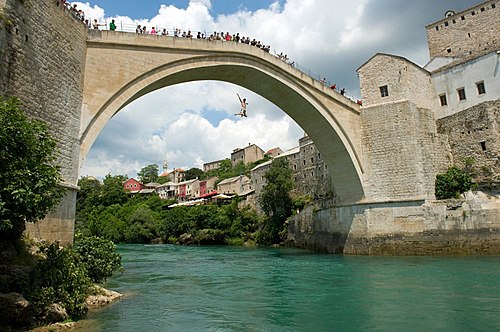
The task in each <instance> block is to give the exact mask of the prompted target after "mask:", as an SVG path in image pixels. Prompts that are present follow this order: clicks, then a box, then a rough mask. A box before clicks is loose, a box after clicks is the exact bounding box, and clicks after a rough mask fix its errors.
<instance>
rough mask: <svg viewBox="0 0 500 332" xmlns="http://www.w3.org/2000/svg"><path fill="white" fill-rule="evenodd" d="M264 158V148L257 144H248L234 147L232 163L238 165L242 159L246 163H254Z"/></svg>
mask: <svg viewBox="0 0 500 332" xmlns="http://www.w3.org/2000/svg"><path fill="white" fill-rule="evenodd" d="M262 158H264V150H262V149H261V148H259V147H258V146H257V145H255V144H250V143H249V144H248V146H246V147H244V148H238V149H234V150H233V152H232V153H231V164H232V166H233V167H234V166H236V164H238V163H239V162H240V161H242V162H244V163H245V164H248V163H253V162H254V161H257V160H260V159H262Z"/></svg>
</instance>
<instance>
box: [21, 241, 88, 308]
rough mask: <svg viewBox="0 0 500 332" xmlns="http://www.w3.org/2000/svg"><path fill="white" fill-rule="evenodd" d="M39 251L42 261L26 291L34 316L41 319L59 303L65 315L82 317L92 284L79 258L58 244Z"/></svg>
mask: <svg viewBox="0 0 500 332" xmlns="http://www.w3.org/2000/svg"><path fill="white" fill-rule="evenodd" d="M39 251H40V252H39V253H40V255H41V256H42V257H43V258H42V259H41V260H40V261H39V262H38V264H36V265H35V267H34V269H33V272H32V273H31V276H30V287H29V289H28V290H27V291H26V295H27V296H26V297H27V300H28V301H29V302H30V305H31V306H32V307H33V309H34V311H35V314H37V315H40V316H43V313H44V311H45V309H46V308H47V307H48V306H49V305H50V304H52V303H60V304H61V305H62V306H63V307H64V308H65V309H66V312H67V313H68V315H70V316H74V317H79V316H82V315H84V314H85V313H86V311H87V308H86V306H85V299H86V298H87V296H88V294H89V292H90V288H91V286H92V282H91V279H90V278H89V277H88V275H87V269H86V268H85V266H84V265H83V264H81V262H80V257H79V255H78V254H76V253H75V251H73V250H72V249H71V248H68V247H62V248H61V247H59V243H57V242H55V243H51V244H47V243H45V244H42V245H41V246H40V249H39Z"/></svg>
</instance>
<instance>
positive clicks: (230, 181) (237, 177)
mask: <svg viewBox="0 0 500 332" xmlns="http://www.w3.org/2000/svg"><path fill="white" fill-rule="evenodd" d="M240 177H241V178H242V179H243V178H246V180H250V179H249V178H248V177H247V176H246V175H238V176H235V177H232V178H229V179H225V180H222V181H221V182H219V184H218V185H221V184H228V183H233V182H236V181H239V180H240Z"/></svg>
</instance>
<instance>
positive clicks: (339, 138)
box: [80, 31, 364, 203]
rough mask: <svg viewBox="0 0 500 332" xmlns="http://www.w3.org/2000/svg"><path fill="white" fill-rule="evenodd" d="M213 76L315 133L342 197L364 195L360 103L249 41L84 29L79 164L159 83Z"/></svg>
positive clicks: (356, 198) (353, 199)
mask: <svg viewBox="0 0 500 332" xmlns="http://www.w3.org/2000/svg"><path fill="white" fill-rule="evenodd" d="M200 80H215V81H223V82H229V83H233V84H236V85H239V86H242V87H244V88H247V89H249V90H251V91H253V92H255V93H257V94H259V95H261V96H262V97H264V98H266V99H267V100H269V101H271V102H272V103H274V104H275V105H277V106H278V107H279V108H281V109H282V110H283V111H284V112H285V113H287V114H288V115H289V116H290V117H291V118H292V119H294V121H295V122H297V123H298V124H299V125H300V126H301V127H302V129H304V130H305V131H306V132H307V133H308V135H309V136H310V137H311V138H312V140H313V141H314V143H315V145H316V146H317V148H318V149H319V151H321V153H322V158H323V159H324V161H325V163H326V164H327V165H328V168H329V170H330V174H331V176H332V180H333V183H334V186H335V190H336V192H337V195H338V196H339V199H340V201H341V202H346V203H347V202H349V203H352V202H357V201H360V200H361V199H362V198H363V197H364V190H363V186H362V183H363V182H362V175H363V167H362V162H361V154H360V153H361V149H360V144H361V142H360V116H359V108H358V106H357V105H356V104H355V103H353V102H352V101H350V100H348V99H347V98H344V97H343V96H340V95H339V94H338V93H335V92H333V91H331V90H329V89H328V88H326V87H325V86H324V85H323V84H321V83H319V82H317V81H316V80H314V79H312V78H311V77H309V76H307V75H305V74H303V73H301V72H300V71H298V70H296V69H294V68H293V67H292V66H290V65H288V64H286V63H284V62H283V61H281V60H279V59H277V58H275V57H274V56H272V55H270V54H267V53H265V52H263V51H262V50H260V49H257V48H255V47H252V46H248V45H244V44H237V43H230V42H226V43H222V42H218V41H204V40H201V41H198V40H192V39H184V38H173V37H164V36H144V35H135V34H129V33H119V32H107V31H96V32H92V33H91V34H90V36H89V41H88V45H87V59H86V65H85V80H84V94H83V103H82V119H81V128H80V167H81V165H82V163H83V160H84V158H85V156H86V155H87V153H88V151H89V149H90V147H91V145H92V144H93V142H94V141H95V139H96V138H97V136H98V135H99V133H100V132H101V130H102V129H103V128H104V126H105V125H106V123H107V122H108V121H109V120H110V119H111V118H112V117H113V115H115V114H116V113H117V112H119V111H120V110H121V109H123V108H124V107H125V106H126V105H128V104H129V103H131V102H132V101H134V100H136V99H137V98H139V97H141V96H144V95H146V94H148V93H150V92H152V91H155V90H157V89H160V88H163V87H167V86H172V85H175V84H179V83H184V82H192V81H200Z"/></svg>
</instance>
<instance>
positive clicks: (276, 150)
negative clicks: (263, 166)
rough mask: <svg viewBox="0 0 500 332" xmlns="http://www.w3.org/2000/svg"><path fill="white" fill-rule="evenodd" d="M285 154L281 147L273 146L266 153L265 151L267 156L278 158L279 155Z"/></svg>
mask: <svg viewBox="0 0 500 332" xmlns="http://www.w3.org/2000/svg"><path fill="white" fill-rule="evenodd" d="M281 154H283V150H281V149H280V148H279V147H276V148H272V149H270V150H268V151H267V152H266V153H264V155H265V156H269V157H271V158H276V157H277V156H279V155H281Z"/></svg>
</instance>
